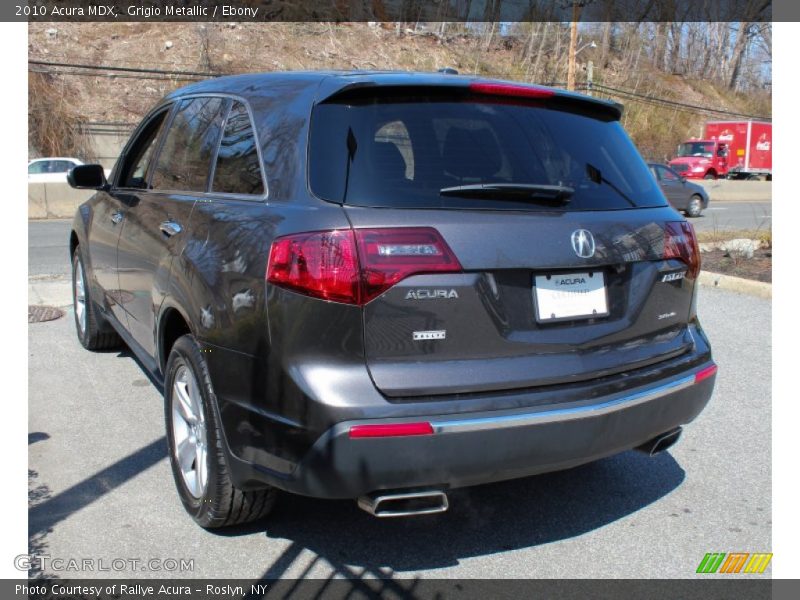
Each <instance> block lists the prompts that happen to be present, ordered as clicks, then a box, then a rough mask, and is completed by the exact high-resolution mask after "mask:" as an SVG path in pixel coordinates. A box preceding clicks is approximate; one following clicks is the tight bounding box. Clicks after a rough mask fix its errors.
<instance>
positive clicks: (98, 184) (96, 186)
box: [67, 165, 108, 190]
mask: <svg viewBox="0 0 800 600" xmlns="http://www.w3.org/2000/svg"><path fill="white" fill-rule="evenodd" d="M67 182H68V183H69V184H70V185H71V186H72V187H74V188H75V189H77V190H105V189H108V182H107V181H106V174H105V171H103V167H102V166H101V165H79V166H77V167H72V168H71V169H70V170H69V172H68V173H67Z"/></svg>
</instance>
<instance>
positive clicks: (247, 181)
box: [211, 101, 264, 195]
mask: <svg viewBox="0 0 800 600" xmlns="http://www.w3.org/2000/svg"><path fill="white" fill-rule="evenodd" d="M211 190H212V191H214V192H220V193H223V194H255V195H261V194H263V193H264V181H263V179H262V177H261V164H260V162H259V160H258V150H257V149H256V138H255V134H254V133H253V124H252V123H251V122H250V115H249V114H248V113H247V108H245V106H244V104H242V103H241V102H236V101H234V102H233V105H232V106H231V110H230V113H229V114H228V120H227V121H226V122H225V131H224V133H223V135H222V141H221V142H220V144H219V153H218V154H217V165H216V169H215V170H214V182H213V184H212V186H211Z"/></svg>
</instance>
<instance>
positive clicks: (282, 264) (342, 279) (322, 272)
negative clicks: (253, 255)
mask: <svg viewBox="0 0 800 600" xmlns="http://www.w3.org/2000/svg"><path fill="white" fill-rule="evenodd" d="M267 281H269V282H270V283H273V284H275V285H279V286H281V287H284V288H288V289H290V290H294V291H296V292H300V293H301V294H306V295H308V296H314V297H315V298H323V299H325V300H333V301H335V302H346V303H347V304H358V303H359V301H360V294H361V285H360V281H359V271H358V256H357V254H356V244H355V240H354V239H353V232H352V231H351V230H350V229H342V230H334V231H314V232H311V233H296V234H293V235H288V236H286V237H281V238H278V239H276V240H275V241H274V242H272V249H271V250H270V253H269V265H268V266H267Z"/></svg>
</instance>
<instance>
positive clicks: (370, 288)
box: [267, 227, 461, 304]
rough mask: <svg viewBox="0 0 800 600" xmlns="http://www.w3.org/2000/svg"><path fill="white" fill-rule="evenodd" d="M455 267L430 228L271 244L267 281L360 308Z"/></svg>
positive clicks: (316, 235) (323, 234)
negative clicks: (401, 285)
mask: <svg viewBox="0 0 800 600" xmlns="http://www.w3.org/2000/svg"><path fill="white" fill-rule="evenodd" d="M459 271H461V264H460V263H459V262H458V259H457V258H456V256H455V255H454V254H453V251H452V250H450V247H449V246H448V245H447V243H446V242H445V241H444V239H442V236H441V235H440V234H439V232H438V231H436V230H435V229H433V228H430V227H403V228H386V229H356V230H335V231H316V232H311V233H298V234H293V235H288V236H285V237H281V238H278V239H276V240H275V241H274V242H273V244H272V249H271V251H270V257H269V265H268V266H267V281H269V282H270V283H272V284H274V285H278V286H281V287H284V288H287V289H290V290H294V291H296V292H299V293H302V294H306V295H309V296H314V297H316V298H323V299H325V300H332V301H335V302H344V303H346V304H366V303H367V302H369V301H370V300H372V299H373V298H375V297H377V296H379V295H381V294H382V293H383V292H385V291H386V290H387V289H389V288H390V287H392V286H393V285H395V284H396V283H397V282H399V281H401V280H402V279H405V278H406V277H409V276H411V275H416V274H419V273H443V272H444V273H457V272H459Z"/></svg>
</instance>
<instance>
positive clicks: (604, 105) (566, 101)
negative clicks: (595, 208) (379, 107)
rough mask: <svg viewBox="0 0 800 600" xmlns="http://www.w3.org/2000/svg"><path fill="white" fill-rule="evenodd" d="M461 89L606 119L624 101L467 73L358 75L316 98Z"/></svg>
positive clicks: (616, 112)
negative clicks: (392, 77)
mask: <svg viewBox="0 0 800 600" xmlns="http://www.w3.org/2000/svg"><path fill="white" fill-rule="evenodd" d="M423 90H424V91H434V90H436V91H440V92H447V91H448V90H449V91H451V92H456V93H458V92H462V93H464V94H466V95H474V96H486V97H495V98H498V99H507V100H511V101H515V100H516V101H526V100H540V101H545V102H547V104H551V103H552V104H553V106H554V107H556V106H560V107H564V108H572V109H573V110H578V111H588V112H592V113H595V114H597V115H598V116H600V115H602V116H603V117H604V118H606V119H610V120H615V121H618V120H619V119H620V118H621V117H622V112H623V109H624V107H623V105H622V104H619V103H617V102H612V101H610V100H603V99H600V98H594V97H592V96H587V95H585V94H579V93H576V92H569V91H566V90H562V89H559V88H551V87H545V86H538V85H530V84H523V83H517V82H513V81H501V80H492V79H486V80H483V79H474V78H466V77H452V76H450V77H448V78H447V79H442V80H439V81H435V82H431V81H422V82H419V83H414V82H412V81H410V80H409V79H406V80H404V81H382V80H380V79H361V80H356V81H348V82H346V83H345V84H344V85H342V86H340V87H337V88H336V89H333V90H329V93H328V94H327V95H323V97H321V98H320V99H318V100H317V102H320V103H322V102H330V101H332V100H340V99H343V98H342V97H351V96H352V97H354V98H355V97H358V96H361V94H362V93H364V95H368V94H369V93H370V92H373V93H387V94H389V93H392V92H411V91H423Z"/></svg>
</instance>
